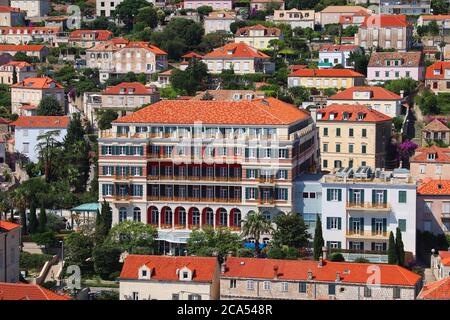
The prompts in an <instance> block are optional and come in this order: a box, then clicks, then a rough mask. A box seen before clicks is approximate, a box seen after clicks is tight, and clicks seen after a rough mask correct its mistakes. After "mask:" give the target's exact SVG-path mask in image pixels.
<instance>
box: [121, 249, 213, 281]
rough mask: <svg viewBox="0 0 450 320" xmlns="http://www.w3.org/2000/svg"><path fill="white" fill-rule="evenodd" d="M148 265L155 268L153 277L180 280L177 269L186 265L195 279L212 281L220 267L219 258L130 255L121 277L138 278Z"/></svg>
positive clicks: (126, 259)
mask: <svg viewBox="0 0 450 320" xmlns="http://www.w3.org/2000/svg"><path fill="white" fill-rule="evenodd" d="M144 265H146V266H147V267H149V268H151V269H152V268H153V271H152V274H151V279H155V280H164V281H179V276H178V275H177V270H179V269H182V268H184V267H187V268H189V269H190V270H191V271H192V272H193V277H192V280H193V281H204V282H210V281H212V280H213V278H214V274H215V272H216V269H217V268H218V262H217V258H213V257H185V256H177V257H170V256H146V255H132V254H130V255H128V256H127V257H126V258H125V262H124V264H123V267H122V272H121V273H120V279H138V271H139V269H140V268H141V267H142V266H144Z"/></svg>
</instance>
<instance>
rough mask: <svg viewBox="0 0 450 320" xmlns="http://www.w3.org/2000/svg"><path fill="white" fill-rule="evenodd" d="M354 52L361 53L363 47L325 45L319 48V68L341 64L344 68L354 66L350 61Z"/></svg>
mask: <svg viewBox="0 0 450 320" xmlns="http://www.w3.org/2000/svg"><path fill="white" fill-rule="evenodd" d="M352 52H355V53H360V52H362V50H361V48H360V47H358V46H354V45H329V44H327V45H324V46H322V47H321V48H320V50H319V69H329V68H334V67H335V66H336V65H338V64H340V65H342V66H343V67H344V68H353V65H352V63H351V62H350V61H349V58H350V54H351V53H352Z"/></svg>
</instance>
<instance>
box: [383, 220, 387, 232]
mask: <svg viewBox="0 0 450 320" xmlns="http://www.w3.org/2000/svg"><path fill="white" fill-rule="evenodd" d="M386 231H387V219H386V218H383V232H386Z"/></svg>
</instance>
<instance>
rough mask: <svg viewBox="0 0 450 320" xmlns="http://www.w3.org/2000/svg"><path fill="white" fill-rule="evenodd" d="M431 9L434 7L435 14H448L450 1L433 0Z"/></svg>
mask: <svg viewBox="0 0 450 320" xmlns="http://www.w3.org/2000/svg"><path fill="white" fill-rule="evenodd" d="M431 9H433V14H448V11H449V3H448V1H446V0H433V1H431Z"/></svg>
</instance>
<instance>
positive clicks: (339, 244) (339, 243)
mask: <svg viewBox="0 0 450 320" xmlns="http://www.w3.org/2000/svg"><path fill="white" fill-rule="evenodd" d="M339 219H340V218H339ZM337 245H338V249H341V242H340V241H338V243H337Z"/></svg>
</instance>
